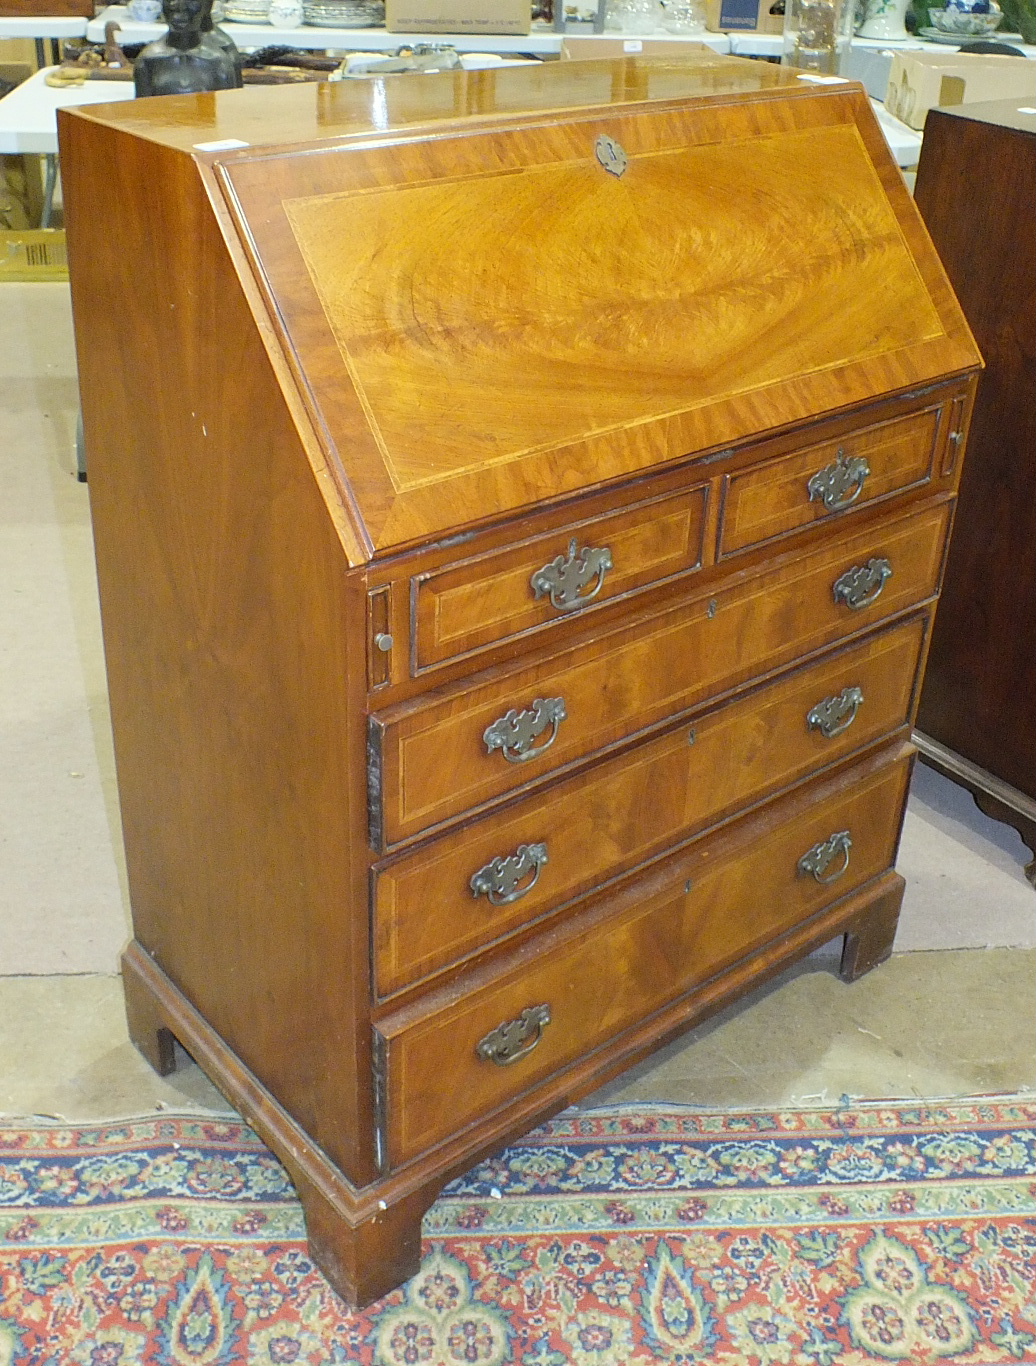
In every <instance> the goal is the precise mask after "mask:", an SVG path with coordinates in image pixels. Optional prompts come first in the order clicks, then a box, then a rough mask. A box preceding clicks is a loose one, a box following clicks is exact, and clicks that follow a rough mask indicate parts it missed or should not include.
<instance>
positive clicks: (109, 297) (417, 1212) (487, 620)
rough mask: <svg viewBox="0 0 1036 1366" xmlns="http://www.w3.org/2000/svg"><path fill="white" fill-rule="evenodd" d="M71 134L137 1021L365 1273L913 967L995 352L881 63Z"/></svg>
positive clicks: (237, 106)
mask: <svg viewBox="0 0 1036 1366" xmlns="http://www.w3.org/2000/svg"><path fill="white" fill-rule="evenodd" d="M61 137H62V144H61V145H62V155H63V156H64V157H65V165H66V166H67V167H68V168H69V171H70V173H69V175H68V178H67V181H66V186H65V196H66V206H67V214H68V235H69V254H70V258H71V268H72V280H73V298H74V309H75V320H76V332H77V343H78V350H79V357H80V364H81V383H82V392H83V412H84V421H85V429H86V442H87V459H88V465H89V469H90V491H91V499H92V504H93V514H94V519H95V526H96V537H97V557H98V572H99V579H100V586H101V596H102V602H103V615H104V628H105V638H106V649H107V656H108V668H109V676H110V685H111V704H112V715H113V722H114V729H115V735H116V745H117V754H118V766H119V782H120V791H121V799H122V812H123V822H124V829H125V839H126V848H127V857H128V862H129V876H130V884H131V895H132V901H133V913H134V924H135V939H134V941H133V943H132V944H131V945H130V947H129V949H128V951H127V953H126V955H125V959H124V978H125V986H126V995H127V1004H128V1013H129V1019H130V1029H131V1033H132V1036H133V1038H134V1040H135V1041H136V1043H137V1044H138V1046H139V1047H140V1048H141V1050H142V1051H143V1052H144V1053H145V1055H146V1056H147V1057H148V1058H150V1059H151V1061H152V1062H153V1063H154V1065H155V1066H156V1067H158V1068H160V1069H165V1068H167V1067H169V1066H171V1064H172V1039H173V1037H174V1036H175V1037H176V1038H178V1039H180V1040H181V1041H182V1042H183V1044H184V1045H185V1046H186V1047H187V1048H188V1049H189V1051H190V1052H191V1053H192V1054H193V1055H194V1056H195V1057H196V1058H197V1060H198V1061H199V1063H200V1064H201V1065H202V1066H203V1067H204V1068H205V1069H206V1070H207V1071H208V1072H209V1074H210V1075H211V1076H212V1077H213V1079H214V1080H215V1081H216V1082H217V1084H218V1085H219V1086H220V1087H221V1088H222V1089H223V1090H224V1092H225V1094H226V1095H227V1096H228V1097H229V1098H230V1099H231V1100H232V1101H233V1103H234V1104H235V1105H236V1106H237V1107H238V1108H239V1109H240V1110H241V1111H242V1112H243V1113H244V1114H245V1115H246V1116H247V1117H248V1118H249V1120H250V1121H251V1122H252V1123H253V1124H254V1125H255V1126H256V1128H257V1129H258V1130H259V1132H260V1133H261V1134H262V1135H263V1136H264V1138H265V1139H266V1141H267V1142H268V1143H269V1144H270V1146H271V1148H272V1149H273V1150H274V1151H275V1152H276V1153H277V1154H278V1156H279V1157H281V1159H282V1160H283V1161H284V1162H285V1164H286V1165H287V1167H288V1169H289V1171H290V1172H291V1174H292V1176H293V1178H294V1180H295V1182H296V1184H297V1186H298V1190H299V1194H300V1196H301V1198H302V1201H303V1204H304V1206H305V1210H306V1219H307V1225H308V1231H309V1238H310V1244H311V1248H312V1251H313V1255H314V1256H315V1258H316V1259H317V1261H318V1262H319V1264H320V1265H321V1266H322V1267H323V1269H324V1271H325V1272H326V1274H327V1276H328V1277H329V1279H330V1280H331V1281H332V1282H333V1284H334V1285H335V1286H336V1287H337V1289H338V1290H339V1291H340V1293H341V1294H342V1295H344V1296H345V1297H346V1298H347V1299H348V1300H350V1301H352V1302H353V1303H357V1302H364V1301H368V1300H370V1299H373V1298H375V1297H377V1296H379V1295H381V1294H383V1293H384V1292H386V1291H387V1290H389V1289H390V1288H392V1287H393V1286H395V1285H396V1284H398V1283H399V1282H400V1281H401V1280H402V1279H404V1278H405V1277H407V1276H409V1275H410V1274H412V1273H413V1272H414V1271H415V1269H416V1267H417V1265H418V1257H419V1246H420V1243H419V1239H420V1221H421V1215H422V1212H423V1211H424V1210H425V1209H426V1208H427V1207H428V1205H429V1204H430V1203H431V1202H432V1200H433V1199H434V1197H435V1195H436V1193H437V1191H438V1190H439V1188H440V1187H441V1185H442V1184H443V1182H444V1181H445V1180H446V1179H448V1178H449V1177H450V1176H451V1175H453V1174H456V1173H458V1172H460V1171H463V1170H464V1169H465V1168H467V1167H468V1166H469V1165H470V1164H471V1163H473V1162H474V1161H475V1160H476V1159H478V1158H479V1157H481V1156H483V1155H486V1154H488V1153H490V1152H492V1151H494V1150H496V1149H498V1148H499V1147H500V1146H502V1145H503V1144H504V1143H505V1142H506V1141H507V1140H508V1139H509V1138H512V1137H514V1136H516V1135H518V1134H520V1133H521V1132H522V1131H524V1130H526V1129H527V1128H529V1127H530V1126H532V1125H534V1124H536V1123H537V1122H539V1121H541V1120H543V1119H544V1118H545V1117H546V1116H548V1115H550V1114H552V1113H554V1112H556V1111H557V1110H558V1109H560V1108H562V1107H564V1106H565V1105H567V1104H569V1103H570V1102H571V1101H572V1100H573V1099H574V1098H577V1097H579V1096H581V1095H584V1094H586V1093H587V1092H589V1091H590V1090H592V1089H593V1088H594V1087H596V1086H598V1085H599V1084H600V1083H602V1082H603V1081H605V1080H606V1079H608V1078H609V1077H611V1076H613V1075H615V1074H616V1073H617V1072H618V1071H620V1070H621V1069H622V1068H623V1067H624V1066H626V1065H627V1064H628V1063H629V1062H630V1061H631V1060H633V1059H636V1058H639V1057H642V1056H644V1055H645V1054H646V1053H648V1052H649V1051H650V1050H651V1049H653V1048H654V1047H656V1046H657V1045H658V1044H659V1043H661V1042H663V1041H665V1040H668V1039H669V1038H671V1037H672V1036H673V1035H674V1034H676V1033H677V1032H678V1031H680V1030H681V1029H683V1028H684V1027H685V1026H687V1025H688V1024H690V1023H692V1022H693V1021H696V1020H698V1019H700V1018H702V1016H704V1015H705V1014H707V1013H708V1012H709V1011H711V1010H714V1009H716V1008H717V1007H718V1006H720V1005H721V1004H724V1003H726V1002H727V1001H729V1000H731V999H732V998H734V997H736V996H737V995H739V994H740V993H742V992H744V991H745V990H747V989H748V988H749V987H751V986H753V985H755V984H757V983H758V982H759V981H760V980H762V979H763V978H765V977H767V976H768V975H770V974H772V973H774V972H775V971H777V970H778V969H779V968H780V967H781V966H782V965H784V964H786V963H789V962H791V961H792V960H794V959H796V958H797V957H799V956H801V955H802V954H805V953H807V952H808V951H809V950H811V949H812V948H814V947H816V946H817V945H819V944H821V943H823V942H825V941H827V940H829V939H831V938H832V937H833V936H835V935H844V936H845V938H846V947H845V954H844V958H843V973H844V975H845V976H846V977H847V978H852V977H854V976H856V975H857V974H859V973H860V972H863V971H865V970H866V969H867V968H869V967H870V966H871V965H872V964H874V963H876V962H878V961H880V960H881V959H882V958H883V957H885V956H886V955H887V954H888V953H889V952H890V948H891V944H892V939H893V935H894V932H895V925H896V917H897V914H898V908H899V903H900V898H901V894H902V880H901V879H900V878H899V877H898V875H897V874H896V873H895V872H894V871H893V863H894V859H895V853H896V844H897V840H898V836H899V830H900V821H901V816H902V810H903V802H904V798H905V794H906V788H907V782H908V778H909V772H910V763H911V759H912V755H913V750H912V748H911V746H910V744H909V733H910V723H911V721H912V719H913V711H914V698H915V692H916V689H917V683H918V678H919V672H920V668H921V662H922V659H923V657H924V653H925V646H926V641H927V632H928V627H929V622H930V618H931V610H932V604H933V603H934V600H935V597H936V594H937V591H938V588H939V581H940V578H941V574H942V564H943V553H944V548H945V543H946V535H947V530H948V527H949V523H950V517H951V514H952V509H953V502H954V493H955V486H956V481H957V477H958V473H959V470H960V454H961V437H962V433H963V432H964V430H965V427H966V425H967V418H968V410H969V407H970V402H971V393H972V389H973V385H974V377H975V373H976V368H977V365H978V357H977V353H976V351H975V347H974V344H973V342H972V340H971V337H970V334H969V332H968V330H967V327H966V324H965V323H964V320H963V318H962V316H961V314H960V312H959V309H958V307H957V305H956V302H955V300H954V299H953V296H952V294H951V291H950V288H949V285H948V283H947V281H946V279H945V276H944V275H943V273H942V270H941V267H940V266H939V264H938V261H937V259H936V257H935V254H934V252H933V251H932V249H931V246H930V244H929V241H928V238H927V235H926V233H925V232H924V229H923V226H922V224H921V221H920V218H919V216H918V215H917V213H916V211H915V209H914V208H913V205H912V203H911V201H910V199H909V197H908V195H907V193H906V191H905V188H904V186H903V183H902V180H901V178H900V175H899V173H898V171H897V170H896V168H895V167H894V165H893V164H892V161H891V159H890V157H889V154H888V151H887V149H886V146H885V143H884V141H883V139H882V136H881V134H880V132H879V130H878V128H877V126H876V124H875V121H874V118H873V115H872V113H871V110H870V106H869V104H868V101H867V99H866V97H865V95H864V94H863V92H862V90H860V89H859V88H858V87H855V86H851V85H847V84H843V85H832V86H816V85H807V84H805V83H802V82H800V81H798V80H797V79H796V77H795V75H794V74H793V73H791V72H788V71H786V70H782V69H779V68H774V67H772V66H770V65H766V64H762V63H753V62H742V61H738V60H736V59H730V58H722V57H712V56H710V55H708V54H704V55H700V56H699V57H698V58H697V59H693V60H682V61H676V62H673V61H669V60H668V59H657V60H653V61H642V60H636V59H629V60H626V61H619V62H614V63H612V62H603V63H595V62H586V63H583V62H578V63H576V62H573V63H566V64H561V63H558V64H555V65H553V66H549V65H544V66H541V67H538V68H536V69H535V70H533V71H527V70H522V69H510V70H506V71H502V72H489V71H483V72H467V73H456V74H454V73H451V74H449V75H445V76H422V77H417V78H409V77H399V78H393V79H392V80H386V81H384V82H382V81H372V82H370V83H361V82H349V83H347V82H342V83H340V84H326V85H319V86H309V87H306V88H284V89H274V90H264V91H252V90H243V91H235V92H229V93H227V94H218V95H206V96H198V97H182V98H181V97H167V98H163V99H158V100H148V101H140V100H138V101H132V102H129V103H126V104H123V105H120V106H117V107H116V106H112V107H110V108H108V109H103V110H102V109H99V108H98V107H96V106H94V107H92V108H83V109H78V110H75V111H74V112H71V113H68V114H62V115H61ZM102 184H103V185H104V187H105V192H104V193H103V194H99V193H98V186H99V185H102Z"/></svg>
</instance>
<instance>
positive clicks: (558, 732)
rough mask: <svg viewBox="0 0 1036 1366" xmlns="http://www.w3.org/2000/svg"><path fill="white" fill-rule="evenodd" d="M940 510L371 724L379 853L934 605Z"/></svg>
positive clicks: (782, 563)
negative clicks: (765, 675) (926, 603)
mask: <svg viewBox="0 0 1036 1366" xmlns="http://www.w3.org/2000/svg"><path fill="white" fill-rule="evenodd" d="M949 514H950V504H949V503H948V502H940V503H937V504H935V505H927V506H926V507H925V508H924V509H923V510H922V511H921V512H918V513H915V514H913V515H912V516H907V517H903V518H900V519H898V520H897V521H894V522H889V523H887V524H885V525H883V526H881V527H880V528H878V529H870V530H863V531H860V532H858V533H857V534H856V535H855V536H850V537H845V538H844V539H841V540H839V541H837V542H834V543H832V542H831V541H830V540H827V541H825V543H824V545H823V546H822V547H820V548H817V549H813V550H811V551H808V552H803V551H801V550H800V551H798V552H796V553H795V554H791V555H787V556H785V557H782V559H780V560H778V561H777V562H776V563H775V564H774V565H772V566H770V567H767V569H766V570H764V571H763V572H761V573H753V574H747V575H737V576H731V577H730V578H729V579H727V580H726V581H725V583H724V584H723V585H721V586H718V587H717V588H716V591H715V596H714V597H712V598H697V599H695V600H694V601H690V602H688V601H683V602H681V603H679V604H677V605H676V606H674V607H672V608H670V609H669V610H667V611H665V612H661V613H658V614H657V615H655V616H653V617H651V618H649V619H647V620H646V621H642V622H641V623H639V624H638V625H635V626H632V627H628V628H626V629H625V630H620V631H613V632H612V633H611V634H610V635H609V636H604V637H602V638H601V639H600V640H594V641H592V642H590V643H589V644H586V645H581V646H578V647H575V648H573V649H570V650H568V651H566V652H564V653H561V654H558V655H557V656H556V657H555V658H554V659H553V660H551V661H550V663H549V664H547V665H542V664H541V665H538V666H536V667H532V668H529V667H527V668H525V669H520V670H516V671H507V670H504V669H499V670H494V671H490V672H487V673H486V674H483V675H482V676H481V678H480V679H470V680H464V681H463V682H462V683H459V684H454V685H451V686H450V687H448V688H443V689H440V690H437V692H436V693H435V694H434V695H431V696H429V697H426V698H421V699H415V700H413V701H410V702H404V703H400V704H399V705H398V706H396V707H393V708H388V709H386V710H385V711H384V712H379V713H377V714H376V715H374V716H373V717H372V718H371V721H370V730H369V738H370V756H369V766H368V775H369V781H370V810H371V841H372V844H373V846H374V848H375V849H376V850H379V851H383V850H385V849H387V848H390V847H392V846H394V845H396V844H399V843H401V842H402V841H403V840H406V839H408V838H410V837H411V836H415V835H418V834H420V833H421V832H422V831H424V830H429V829H432V828H434V827H436V826H438V825H440V824H443V823H444V822H446V821H448V820H450V819H451V818H453V817H455V816H458V815H460V814H461V813H463V812H465V811H469V810H471V809H473V808H476V807H478V806H480V805H482V804H484V803H486V802H489V801H492V800H494V799H496V798H500V797H503V796H507V795H509V794H511V793H513V792H515V791H517V790H518V789H520V788H522V787H524V786H526V785H527V784H529V783H532V782H536V781H540V780H542V779H544V778H545V777H547V776H548V775H550V774H552V773H554V772H556V771H557V770H558V769H559V768H562V767H563V766H565V765H568V764H571V763H573V762H575V761H577V760H581V759H583V758H585V757H587V756H589V755H591V754H594V753H597V752H600V751H602V750H606V749H608V748H609V747H612V746H615V745H617V744H619V743H621V742H623V741H625V740H627V739H629V738H630V737H632V736H633V735H635V734H636V733H638V732H639V731H642V730H644V729H646V728H648V727H651V726H657V725H661V724H662V723H664V722H665V721H666V720H668V719H674V720H675V719H676V718H677V717H678V716H680V715H681V714H682V713H683V712H686V711H687V710H688V709H689V708H691V707H693V706H696V705H699V704H701V703H703V702H705V701H706V700H707V699H708V698H710V697H712V696H714V695H718V694H720V693H722V692H724V691H729V690H730V689H731V688H733V687H736V686H739V685H741V684H742V683H746V682H748V681H749V680H751V679H752V678H753V677H755V676H757V675H759V674H760V672H761V671H763V670H765V671H766V672H773V671H775V670H776V669H778V668H780V667H781V666H783V665H785V664H789V663H791V662H792V661H793V660H795V659H797V658H798V657H800V656H801V655H804V654H809V653H812V652H814V651H816V650H820V649H823V648H824V647H825V646H827V645H833V644H835V643H836V642H837V641H839V640H840V639H842V638H843V637H846V636H848V635H851V634H855V633H856V632H858V631H862V630H864V629H866V628H867V627H869V626H872V625H876V624H877V623H878V622H880V621H882V620H883V619H885V618H887V617H888V616H891V615H892V614H893V613H896V612H902V611H905V610H906V609H908V608H910V607H913V606H915V605H916V604H918V603H920V602H922V601H923V600H925V599H926V598H928V597H931V596H932V594H934V593H935V591H936V589H937V587H938V584H939V576H940V572H941V568H942V559H943V545H944V541H945V536H946V528H947V521H948V518H949Z"/></svg>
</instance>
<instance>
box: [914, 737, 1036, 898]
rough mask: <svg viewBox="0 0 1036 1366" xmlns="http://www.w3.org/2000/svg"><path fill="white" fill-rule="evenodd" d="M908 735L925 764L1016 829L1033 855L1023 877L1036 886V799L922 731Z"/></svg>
mask: <svg viewBox="0 0 1036 1366" xmlns="http://www.w3.org/2000/svg"><path fill="white" fill-rule="evenodd" d="M911 738H912V740H913V743H914V744H915V745H916V746H917V750H918V757H919V758H920V760H921V762H922V763H923V764H924V765H925V766H926V767H928V768H931V769H934V770H935V772H936V773H940V774H942V776H943V777H944V778H949V780H950V781H951V782H954V783H957V784H958V785H959V786H960V787H963V788H966V789H967V791H968V792H970V793H971V796H972V798H973V799H974V802H975V805H976V806H977V807H978V809H979V810H980V811H981V812H982V813H983V814H984V815H986V816H988V817H989V818H990V819H991V820H995V821H1000V822H1002V823H1003V824H1004V825H1010V826H1012V827H1013V829H1015V830H1016V831H1017V832H1018V836H1019V838H1020V839H1021V841H1022V843H1023V844H1024V845H1025V846H1026V848H1027V849H1028V850H1029V853H1030V855H1032V857H1031V858H1030V860H1029V862H1028V863H1027V864H1026V865H1025V876H1026V877H1027V878H1028V879H1029V881H1030V882H1031V883H1032V884H1033V886H1034V887H1036V800H1034V799H1033V798H1032V797H1031V796H1030V795H1029V794H1028V793H1027V792H1022V791H1020V790H1019V789H1018V788H1017V787H1012V786H1011V784H1010V783H1008V782H1005V781H1004V779H1003V778H1000V777H998V776H997V774H995V773H990V772H989V770H988V769H985V768H981V767H980V766H979V765H978V764H976V763H973V762H972V761H971V760H970V759H968V758H967V757H966V756H965V755H963V754H958V753H957V751H956V750H953V749H950V748H949V746H947V745H944V744H941V743H940V742H939V741H938V740H934V739H933V738H932V737H931V736H930V735H926V734H925V733H924V731H922V730H916V729H915V730H914V732H913V735H912V737H911Z"/></svg>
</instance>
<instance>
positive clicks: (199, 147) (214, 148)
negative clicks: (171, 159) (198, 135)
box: [194, 138, 249, 152]
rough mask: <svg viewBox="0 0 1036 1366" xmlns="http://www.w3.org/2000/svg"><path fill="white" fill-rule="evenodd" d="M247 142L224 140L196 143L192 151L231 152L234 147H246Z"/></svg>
mask: <svg viewBox="0 0 1036 1366" xmlns="http://www.w3.org/2000/svg"><path fill="white" fill-rule="evenodd" d="M248 145H249V144H248V143H247V142H242V141H241V139H240V138H224V139H223V140H222V142H196V143H195V144H194V150H195V151H196V152H232V151H233V150H234V148H235V147H247V146H248Z"/></svg>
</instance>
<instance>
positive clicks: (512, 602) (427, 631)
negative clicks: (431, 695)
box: [411, 486, 706, 672]
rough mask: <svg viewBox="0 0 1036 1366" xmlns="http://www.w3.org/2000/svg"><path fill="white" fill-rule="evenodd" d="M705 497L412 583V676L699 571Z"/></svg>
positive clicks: (687, 495)
mask: <svg viewBox="0 0 1036 1366" xmlns="http://www.w3.org/2000/svg"><path fill="white" fill-rule="evenodd" d="M705 497H706V488H705V486H700V487H697V488H692V489H681V490H680V492H679V493H676V494H670V495H669V496H667V497H664V498H653V499H651V500H650V501H645V502H642V503H638V504H636V505H635V506H634V507H631V508H627V509H626V510H624V511H623V512H621V513H612V514H611V515H609V516H607V517H598V518H595V519H593V520H592V521H587V522H583V523H580V524H577V525H574V526H571V527H567V528H562V529H559V530H555V531H552V532H551V533H549V534H548V535H544V536H538V537H536V538H535V539H534V540H530V541H526V542H525V543H523V544H522V545H520V546H510V547H508V548H507V549H506V550H503V551H497V552H495V553H491V554H486V555H481V556H478V557H476V558H472V559H470V560H467V561H465V562H464V563H462V564H454V565H450V566H448V567H446V568H445V569H441V570H436V571H434V572H432V573H428V574H422V575H419V576H416V577H415V578H414V579H412V580H411V596H412V603H413V639H414V661H413V667H414V671H415V672H420V671H421V670H422V669H426V668H429V667H431V666H432V665H434V664H441V663H443V662H444V661H446V660H449V659H456V658H458V657H459V656H462V655H466V654H470V653H471V652H472V651H474V650H478V649H480V648H482V647H484V646H487V645H492V644H497V643H499V642H500V641H504V640H508V639H510V638H511V637H513V636H517V635H523V634H525V633H527V632H530V631H536V630H540V629H542V628H544V627H545V626H549V625H551V624H553V623H555V622H559V621H565V620H570V619H571V618H572V617H574V616H577V615H579V614H580V613H582V612H585V611H586V610H587V609H588V608H589V607H592V606H594V605H596V604H599V603H604V602H610V601H613V600H614V599H615V598H618V597H621V596H622V595H623V594H626V593H630V592H632V591H634V590H635V589H640V588H647V587H651V586H653V585H655V584H660V583H664V582H665V581H666V580H668V579H672V578H675V577H677V576H679V575H682V574H687V573H689V572H690V571H691V570H694V569H697V568H698V567H699V565H700V564H701V557H702V538H703V528H704V523H705Z"/></svg>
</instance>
